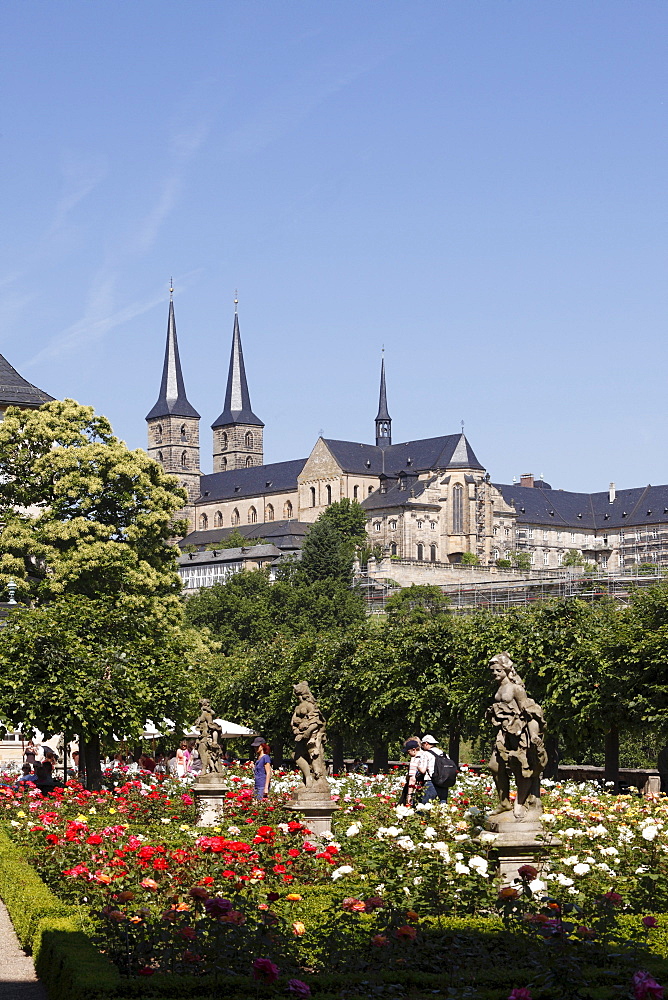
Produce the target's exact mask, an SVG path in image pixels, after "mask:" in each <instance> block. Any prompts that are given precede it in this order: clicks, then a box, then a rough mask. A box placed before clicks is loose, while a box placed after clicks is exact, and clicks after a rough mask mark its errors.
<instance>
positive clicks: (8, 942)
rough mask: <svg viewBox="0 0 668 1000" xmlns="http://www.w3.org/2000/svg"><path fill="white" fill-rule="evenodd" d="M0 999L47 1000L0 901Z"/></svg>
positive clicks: (30, 961)
mask: <svg viewBox="0 0 668 1000" xmlns="http://www.w3.org/2000/svg"><path fill="white" fill-rule="evenodd" d="M0 997H2V1000H47V997H46V990H45V989H44V987H43V986H42V984H41V983H40V982H39V981H38V979H37V976H36V975H35V966H34V965H33V963H32V958H30V957H29V956H28V955H26V953H25V952H24V951H23V950H22V948H21V946H20V944H19V941H18V938H17V936H16V934H15V933H14V928H13V927H12V922H11V920H10V919H9V914H8V913H7V909H6V907H5V904H4V903H3V902H2V901H0Z"/></svg>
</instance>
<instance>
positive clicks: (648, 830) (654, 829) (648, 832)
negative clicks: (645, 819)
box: [641, 826, 659, 840]
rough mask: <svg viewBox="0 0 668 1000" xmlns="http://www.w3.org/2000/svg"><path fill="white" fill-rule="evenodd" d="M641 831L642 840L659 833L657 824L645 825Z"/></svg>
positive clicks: (649, 838)
mask: <svg viewBox="0 0 668 1000" xmlns="http://www.w3.org/2000/svg"><path fill="white" fill-rule="evenodd" d="M641 833H642V837H643V840H654V838H655V837H656V836H657V835H658V833H659V828H658V826H646V827H645V828H644V830H642V831H641Z"/></svg>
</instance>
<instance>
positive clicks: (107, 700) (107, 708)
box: [0, 595, 210, 740]
mask: <svg viewBox="0 0 668 1000" xmlns="http://www.w3.org/2000/svg"><path fill="white" fill-rule="evenodd" d="M209 652H210V650H209V649H208V647H207V645H206V644H205V642H204V641H203V640H202V638H201V637H200V635H199V634H198V633H197V632H196V631H195V630H193V629H189V628H182V627H180V625H179V624H178V623H175V622H174V616H173V614H172V613H171V611H170V612H167V613H166V611H165V607H164V602H163V601H162V600H153V601H150V600H144V601H143V602H142V603H141V607H139V606H138V602H137V600H136V598H132V599H123V598H119V597H118V596H114V597H113V598H109V597H105V598H95V599H91V598H89V597H85V596H82V595H68V596H66V597H63V598H61V599H60V600H58V601H55V602H54V603H52V604H49V605H46V606H43V607H37V608H25V609H18V610H16V611H14V612H13V613H12V614H11V615H10V616H9V618H8V619H7V622H6V625H5V627H4V628H3V629H1V630H0V715H1V716H2V718H3V719H4V720H6V721H8V722H10V723H13V724H19V723H20V724H21V725H22V726H23V727H24V728H27V729H30V728H31V727H39V729H40V730H42V731H45V730H46V732H47V733H49V734H51V733H58V732H69V733H76V734H77V735H81V736H84V737H85V738H86V739H94V738H96V739H98V740H99V738H100V737H107V738H108V737H111V736H112V734H115V735H116V736H119V737H123V736H130V737H136V736H138V735H139V734H140V733H141V730H142V728H143V726H144V723H145V722H146V719H147V718H151V719H153V720H154V721H156V722H159V721H160V719H162V718H164V717H168V718H170V719H173V720H174V721H175V722H176V723H177V725H178V724H180V723H182V722H183V721H185V720H186V719H187V718H192V715H191V713H192V711H193V709H194V707H195V706H194V692H195V683H194V670H195V667H196V665H197V664H198V663H199V662H200V660H201V659H202V658H204V657H206V656H207V655H208V654H209Z"/></svg>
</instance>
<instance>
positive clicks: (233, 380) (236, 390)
mask: <svg viewBox="0 0 668 1000" xmlns="http://www.w3.org/2000/svg"><path fill="white" fill-rule="evenodd" d="M234 305H235V310H234V329H233V331H232V351H231V353H230V367H229V370H228V373H227V390H226V392H225V405H224V407H223V412H222V413H221V414H220V416H219V417H218V418H217V419H216V420H214V422H213V423H212V424H211V429H212V430H213V471H214V472H225V471H228V470H230V469H241V468H249V467H250V466H252V465H262V462H263V444H262V428H263V427H264V424H263V423H262V421H261V420H260V418H259V417H256V416H255V414H254V413H253V410H252V408H251V401H250V393H249V391H248V382H247V381H246V367H245V365H244V353H243V350H242V348H241V333H240V332H239V315H238V313H237V309H236V307H237V299H236V297H235V300H234Z"/></svg>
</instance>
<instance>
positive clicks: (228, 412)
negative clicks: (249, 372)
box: [211, 312, 264, 430]
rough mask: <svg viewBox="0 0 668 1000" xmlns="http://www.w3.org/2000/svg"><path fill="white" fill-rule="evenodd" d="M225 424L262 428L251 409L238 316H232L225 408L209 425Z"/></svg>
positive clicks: (220, 425)
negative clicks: (252, 425)
mask: <svg viewBox="0 0 668 1000" xmlns="http://www.w3.org/2000/svg"><path fill="white" fill-rule="evenodd" d="M227 424H256V425H257V426H258V427H264V424H263V423H262V421H261V420H260V419H259V417H256V416H255V414H254V413H253V410H252V408H251V401H250V393H249V391H248V382H247V381H246V367H245V365H244V353H243V350H242V348H241V333H240V332H239V316H238V314H237V313H236V312H235V314H234V330H233V332H232V351H231V353H230V367H229V371H228V373H227V391H226V393H225V406H224V407H223V412H222V413H221V414H220V416H219V417H218V419H217V420H216V421H214V423H213V424H212V425H211V426H212V428H213V429H214V430H215V429H216V427H223V426H226V425H227Z"/></svg>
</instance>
